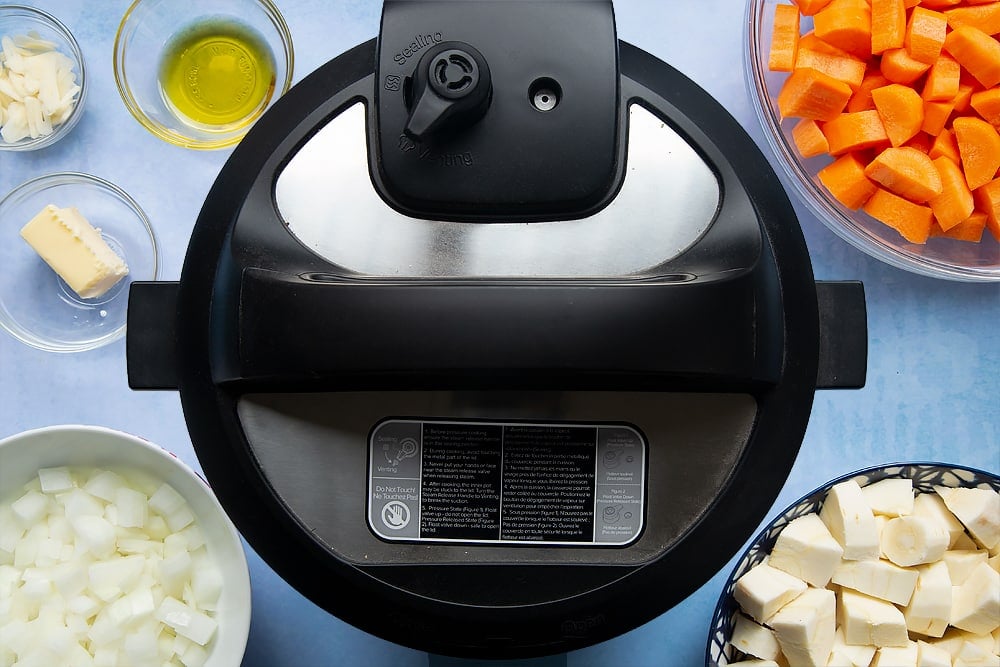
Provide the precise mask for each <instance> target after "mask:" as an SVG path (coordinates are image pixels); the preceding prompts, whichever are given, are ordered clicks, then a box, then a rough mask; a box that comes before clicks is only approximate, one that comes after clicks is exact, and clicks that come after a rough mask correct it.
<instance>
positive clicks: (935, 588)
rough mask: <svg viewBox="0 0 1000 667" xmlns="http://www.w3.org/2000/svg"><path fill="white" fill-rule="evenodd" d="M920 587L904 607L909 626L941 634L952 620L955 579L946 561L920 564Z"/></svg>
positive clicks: (918, 630) (922, 632)
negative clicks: (950, 573) (953, 581)
mask: <svg viewBox="0 0 1000 667" xmlns="http://www.w3.org/2000/svg"><path fill="white" fill-rule="evenodd" d="M917 572H918V578H917V587H916V590H915V591H914V593H913V598H912V599H911V600H910V603H909V605H907V607H906V608H905V609H903V618H904V619H906V628H907V629H908V630H910V631H911V632H918V633H920V634H922V635H926V636H928V637H942V636H943V635H944V633H945V630H947V629H948V623H949V622H950V620H951V597H952V581H951V577H950V576H949V573H948V566H947V565H946V564H945V563H944V562H943V561H939V562H937V563H931V564H930V565H923V566H921V567H919V568H917Z"/></svg>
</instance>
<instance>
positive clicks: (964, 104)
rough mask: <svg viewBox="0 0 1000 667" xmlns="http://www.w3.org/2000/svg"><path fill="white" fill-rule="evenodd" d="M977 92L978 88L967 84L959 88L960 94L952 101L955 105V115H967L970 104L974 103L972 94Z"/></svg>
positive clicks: (956, 94)
mask: <svg viewBox="0 0 1000 667" xmlns="http://www.w3.org/2000/svg"><path fill="white" fill-rule="evenodd" d="M977 86H978V84H977ZM975 90H978V87H977V88H973V87H972V86H971V85H969V84H967V83H963V84H960V85H959V86H958V92H957V93H955V97H953V98H952V100H951V101H952V102H954V104H955V111H954V113H965V112H966V111H967V110H968V108H969V103H970V102H972V93H973V92H974V91H975Z"/></svg>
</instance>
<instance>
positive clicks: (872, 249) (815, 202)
mask: <svg viewBox="0 0 1000 667" xmlns="http://www.w3.org/2000/svg"><path fill="white" fill-rule="evenodd" d="M788 1H789V0H784V1H783V2H779V0H750V2H749V3H748V8H747V22H746V24H747V30H746V33H745V35H744V37H745V44H744V46H745V48H744V51H743V52H744V60H745V62H744V65H745V70H746V77H747V87H748V88H749V93H750V97H751V99H752V100H753V107H754V109H755V111H756V112H757V116H758V117H759V119H760V122H761V124H762V125H763V128H764V132H763V134H764V138H765V140H766V141H767V143H768V145H769V146H770V148H771V150H772V152H773V153H774V155H775V156H776V157H777V159H778V162H779V163H780V164H781V167H782V169H783V171H784V172H785V175H786V176H787V179H786V180H787V182H788V183H789V184H790V186H791V188H792V189H793V190H794V191H795V194H796V195H798V197H799V198H800V199H801V200H802V201H804V202H805V204H806V205H807V206H808V207H809V209H810V210H811V211H812V212H813V213H814V214H815V215H816V217H818V218H819V219H820V221H821V222H822V223H823V224H825V225H826V226H827V227H828V228H830V230H831V231H833V232H834V233H835V234H836V235H837V236H839V237H841V238H842V239H844V240H845V241H847V242H848V243H850V244H851V245H853V246H854V247H856V248H858V249H859V250H861V251H863V252H865V253H867V254H869V255H871V256H872V257H874V258H876V259H878V260H881V261H883V262H885V263H887V264H890V265H892V266H895V267H896V268H899V269H904V270H906V271H911V272H913V273H917V274H920V275H924V276H930V277H933V278H944V279H948V280H956V281H963V282H995V281H1000V243H998V242H997V241H996V240H995V239H993V238H992V237H991V236H990V232H989V230H986V231H985V232H984V233H983V240H982V241H981V242H980V243H969V242H966V241H956V240H953V239H948V238H930V239H928V241H927V243H926V244H923V245H920V244H916V243H910V242H909V241H907V240H906V239H904V238H903V237H902V236H900V235H899V234H898V233H897V232H896V230H894V229H892V228H891V227H889V226H888V225H885V224H883V223H882V222H879V221H878V220H876V219H874V218H872V217H870V216H869V215H868V214H866V213H865V212H864V211H852V210H850V209H849V208H847V207H845V206H844V205H843V204H841V203H840V202H838V201H837V200H836V199H834V198H833V197H832V196H831V195H830V194H829V193H828V192H827V190H826V188H825V187H824V186H823V184H822V183H821V182H820V181H819V178H818V177H817V175H816V174H817V172H819V170H820V169H822V168H823V167H825V166H826V165H827V164H829V163H830V162H831V161H832V158H830V157H827V156H821V157H814V158H809V159H803V158H801V157H800V156H799V154H798V151H797V149H796V147H795V142H794V141H793V140H792V128H793V127H794V126H795V124H796V123H797V122H798V121H797V119H794V118H788V119H785V120H784V121H782V119H781V115H780V113H779V112H778V103H777V99H778V92H779V91H780V90H781V86H782V84H783V83H784V81H785V79H786V78H787V76H788V74H787V73H786V72H772V71H770V70H769V69H768V66H767V60H768V54H769V52H770V44H771V32H772V24H773V21H774V7H775V5H778V4H787V3H788ZM811 26H812V19H811V17H803V18H802V31H803V33H804V32H806V31H807V30H810V29H811Z"/></svg>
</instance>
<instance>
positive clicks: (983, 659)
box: [952, 642, 1000, 667]
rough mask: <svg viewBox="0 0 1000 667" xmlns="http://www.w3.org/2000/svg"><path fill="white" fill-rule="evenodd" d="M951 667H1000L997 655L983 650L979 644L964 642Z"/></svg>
mask: <svg viewBox="0 0 1000 667" xmlns="http://www.w3.org/2000/svg"><path fill="white" fill-rule="evenodd" d="M952 665H953V667H995V665H1000V660H998V658H997V655H996V654H994V653H992V652H990V651H987V650H985V649H984V648H982V646H980V645H979V644H976V643H973V642H965V643H963V644H962V647H961V648H960V649H959V651H958V654H957V655H956V656H955V660H954V662H952Z"/></svg>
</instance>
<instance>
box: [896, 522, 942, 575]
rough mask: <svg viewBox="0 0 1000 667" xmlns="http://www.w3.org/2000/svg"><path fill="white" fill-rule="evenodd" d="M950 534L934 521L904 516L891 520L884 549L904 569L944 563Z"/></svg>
mask: <svg viewBox="0 0 1000 667" xmlns="http://www.w3.org/2000/svg"><path fill="white" fill-rule="evenodd" d="M948 542H949V538H948V531H947V530H945V529H944V528H942V527H941V525H940V524H939V523H938V522H937V521H934V520H932V519H928V518H926V517H922V516H901V517H896V518H895V519H890V520H889V522H888V523H886V524H885V528H883V529H882V543H881V550H882V553H884V554H885V557H886V558H888V559H889V560H891V561H892V562H893V563H895V564H896V565H899V566H901V567H911V566H913V565H922V564H924V563H933V562H935V561H938V560H941V558H942V557H943V556H944V552H945V551H946V550H947V549H948Z"/></svg>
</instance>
